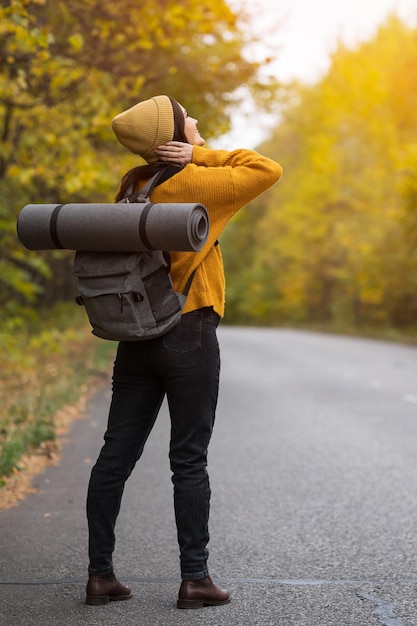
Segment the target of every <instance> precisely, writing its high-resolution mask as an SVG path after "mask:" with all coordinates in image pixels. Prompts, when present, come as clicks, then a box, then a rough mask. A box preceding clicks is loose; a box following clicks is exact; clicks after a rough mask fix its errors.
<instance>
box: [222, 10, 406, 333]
mask: <svg viewBox="0 0 417 626" xmlns="http://www.w3.org/2000/svg"><path fill="white" fill-rule="evenodd" d="M416 81H417V31H416V29H415V28H411V27H409V26H407V25H406V24H404V23H402V22H401V21H400V20H399V19H397V18H396V17H394V16H393V17H390V18H389V19H388V20H387V22H386V23H385V24H384V25H383V26H381V27H380V29H379V30H378V32H377V34H376V35H375V37H374V38H373V39H372V40H370V41H368V42H364V43H362V44H360V45H358V46H357V48H356V49H347V48H346V47H344V46H342V45H340V46H339V47H338V49H337V50H336V51H335V53H334V54H333V56H332V63H331V67H330V69H329V71H328V73H327V75H326V76H324V77H323V79H322V80H321V81H320V82H318V83H317V84H316V85H314V86H307V87H306V86H302V85H301V86H295V87H294V88H293V95H292V97H289V98H288V102H289V104H288V105H287V106H286V108H285V109H284V111H283V112H282V122H281V123H280V125H279V126H278V127H277V128H276V130H275V132H274V135H273V137H272V138H271V139H270V140H269V141H268V142H266V143H265V144H264V145H263V146H262V147H261V151H262V152H264V153H266V154H269V155H270V156H271V157H272V158H274V159H276V160H277V161H279V162H280V163H281V164H282V165H283V168H284V176H283V179H282V182H281V183H280V184H279V185H278V186H277V187H275V188H274V190H273V191H272V192H271V193H269V194H268V197H267V198H266V199H259V201H256V202H254V203H253V208H252V209H251V211H252V217H251V218H241V216H239V218H238V221H237V227H236V228H235V232H233V233H232V234H231V236H232V237H233V245H231V244H229V245H227V246H225V258H226V265H227V269H228V285H229V289H228V304H229V309H230V310H231V311H232V313H233V315H234V317H233V320H234V321H239V322H241V323H242V322H245V323H270V324H276V323H281V324H282V323H297V324H317V323H321V324H323V323H327V324H330V325H334V326H338V327H341V326H344V327H352V328H361V327H380V328H382V327H399V328H401V327H403V328H406V327H411V326H413V325H414V326H415V325H416V321H417V252H416V250H417V245H416V244H417V218H416V210H415V209H416V200H417V175H416V172H417V92H416V89H415V85H416ZM248 225H249V227H248ZM252 229H253V230H254V231H256V234H251V230H252ZM236 231H237V232H236ZM229 232H230V231H229ZM227 237H229V235H228V234H226V243H228V242H229V241H230V240H229V239H227ZM237 238H238V239H240V240H241V241H243V242H247V245H245V246H243V247H242V245H240V246H238V250H239V254H240V256H239V259H238V262H237V256H235V254H234V249H236V248H235V241H236V239H237ZM249 239H250V240H249ZM242 267H243V269H242ZM230 305H231V306H230ZM229 319H231V318H230V317H229Z"/></svg>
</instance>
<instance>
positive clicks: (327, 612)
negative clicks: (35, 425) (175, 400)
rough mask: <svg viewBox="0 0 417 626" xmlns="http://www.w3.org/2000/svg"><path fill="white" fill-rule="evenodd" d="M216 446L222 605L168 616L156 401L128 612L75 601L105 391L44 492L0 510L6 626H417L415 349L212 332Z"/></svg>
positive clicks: (131, 525)
mask: <svg viewBox="0 0 417 626" xmlns="http://www.w3.org/2000/svg"><path fill="white" fill-rule="evenodd" d="M219 335H220V340H221V345H222V384H221V393H220V401H219V409H218V415H217V424H216V428H215V433H214V436H213V441H212V444H211V449H210V457H209V461H210V476H211V482H212V489H213V497H212V514H211V541H210V570H211V575H212V577H213V578H215V579H216V580H218V581H219V584H221V585H222V586H224V587H227V588H229V589H230V590H231V592H232V595H233V599H232V603H231V604H230V605H228V606H224V607H208V608H205V609H203V610H198V611H180V610H178V609H176V606H175V601H176V594H177V591H178V585H179V570H178V550H177V545H176V535H175V525H174V518H173V511H172V492H171V483H170V473H169V466H168V456H167V452H168V435H169V420H168V414H167V410H166V406H165V405H164V407H163V410H162V412H161V414H160V416H159V419H158V421H157V425H156V427H155V429H154V431H153V433H152V435H151V438H150V440H149V442H148V445H147V448H146V449H145V453H144V456H143V458H142V460H141V462H140V463H139V464H138V466H137V468H136V469H135V472H134V474H133V475H132V477H131V478H130V481H129V482H128V485H127V488H126V491H125V497H124V501H123V506H122V512H121V514H120V517H119V521H118V543H117V549H116V554H115V564H116V572H117V574H118V576H119V577H120V578H121V579H122V580H123V581H124V582H126V583H127V584H129V585H130V586H131V587H132V589H133V591H134V594H135V595H134V598H133V599H132V600H130V601H128V602H115V603H111V604H110V605H108V606H104V607H87V606H85V605H84V588H85V583H86V568H87V559H86V521H85V513H84V507H85V504H84V502H85V491H86V486H87V481H88V477H89V472H90V469H91V465H92V463H93V461H94V459H95V457H96V455H97V453H98V450H99V448H100V446H101V438H102V432H103V430H104V425H105V421H106V417H107V408H108V403H109V398H110V393H109V387H108V386H106V387H105V388H104V389H102V390H100V392H99V393H97V395H96V396H95V397H94V398H93V399H92V401H91V402H90V404H89V406H88V411H87V415H86V417H85V418H84V419H81V420H77V421H76V422H75V423H74V425H73V428H72V430H71V432H70V434H69V436H68V437H67V441H66V443H65V446H64V454H63V458H62V462H61V463H60V465H59V466H56V467H52V468H49V469H48V470H47V471H46V472H45V473H43V474H42V475H40V476H39V477H37V478H36V479H35V481H34V482H35V484H36V485H37V486H38V487H39V489H40V492H39V493H37V494H34V495H30V496H28V497H27V498H26V499H25V500H24V501H23V502H22V503H21V504H20V505H19V506H18V507H15V508H12V509H9V510H7V511H3V512H0V555H1V563H0V616H1V617H0V622H1V624H2V625H4V626H35V625H36V626H38V625H39V626H47V625H50V624H54V625H55V626H66V625H71V626H78V625H80V626H81V625H83V626H96V625H100V626H130V625H135V626H176V625H181V626H183V625H184V626H198V625H204V626H258V625H259V626H269V625H270V626H319V625H320V626H381V625H383V626H415V625H417V533H416V530H417V495H416V494H417V492H416V484H417V453H416V441H417V349H416V348H414V347H407V346H400V345H395V344H390V343H385V342H377V341H366V340H359V339H353V338H341V337H335V336H330V335H320V334H313V333H306V332H305V333H304V332H294V331H286V330H275V331H273V330H264V329H238V328H227V327H221V328H220V331H219Z"/></svg>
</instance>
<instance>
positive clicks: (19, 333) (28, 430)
mask: <svg viewBox="0 0 417 626" xmlns="http://www.w3.org/2000/svg"><path fill="white" fill-rule="evenodd" d="M0 341H1V344H2V355H3V356H2V378H1V381H0V478H1V477H2V476H6V475H7V474H9V473H10V472H11V471H12V470H13V469H14V468H15V467H16V466H17V464H18V461H19V459H20V457H21V456H22V454H24V453H25V452H28V451H30V450H32V449H33V448H37V447H38V446H39V445H40V444H42V443H43V442H45V441H54V439H55V435H56V424H55V416H56V413H57V411H58V410H59V409H61V408H62V407H63V406H64V405H67V404H72V403H75V402H76V401H77V400H78V399H79V395H80V389H81V388H82V387H83V386H84V385H85V384H86V382H87V381H88V380H89V379H90V377H92V376H93V375H96V374H97V373H98V372H103V371H105V372H107V371H108V370H109V366H110V357H111V355H112V353H113V352H114V349H115V347H114V346H115V344H112V343H111V342H100V341H98V340H97V339H96V338H95V337H93V335H91V333H90V328H89V326H88V325H86V317H85V314H84V311H78V309H75V312H74V307H73V306H72V305H71V306H70V307H69V306H67V307H65V306H60V307H57V308H55V309H54V310H53V311H52V312H50V313H49V315H48V316H46V317H45V318H44V319H43V320H42V321H40V320H39V319H36V320H35V321H34V322H33V323H32V325H31V326H30V327H29V326H28V325H27V324H26V325H25V326H23V325H21V326H20V327H17V325H16V328H15V329H14V332H12V331H11V329H9V332H3V333H0Z"/></svg>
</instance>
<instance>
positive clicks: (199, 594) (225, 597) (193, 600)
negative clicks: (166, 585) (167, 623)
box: [177, 576, 230, 609]
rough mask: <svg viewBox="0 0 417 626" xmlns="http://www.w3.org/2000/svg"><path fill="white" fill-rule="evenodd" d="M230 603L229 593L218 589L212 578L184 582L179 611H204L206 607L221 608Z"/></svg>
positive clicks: (180, 592)
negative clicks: (222, 605)
mask: <svg viewBox="0 0 417 626" xmlns="http://www.w3.org/2000/svg"><path fill="white" fill-rule="evenodd" d="M229 602H230V594H229V592H228V591H224V590H223V589H219V588H218V587H216V585H215V584H214V582H213V581H212V580H211V578H210V576H206V578H200V579H197V580H183V581H182V583H181V587H180V590H179V593H178V600H177V607H178V608H179V609H202V608H203V606H205V605H212V606H219V605H221V604H228V603H229Z"/></svg>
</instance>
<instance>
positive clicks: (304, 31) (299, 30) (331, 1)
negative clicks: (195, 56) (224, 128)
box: [214, 0, 417, 149]
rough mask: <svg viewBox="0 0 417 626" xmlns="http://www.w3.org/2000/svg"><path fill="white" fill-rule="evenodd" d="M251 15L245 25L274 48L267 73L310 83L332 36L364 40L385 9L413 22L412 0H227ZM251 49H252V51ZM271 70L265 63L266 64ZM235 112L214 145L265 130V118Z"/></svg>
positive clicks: (240, 143) (325, 63) (255, 137)
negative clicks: (255, 121) (227, 129)
mask: <svg viewBox="0 0 417 626" xmlns="http://www.w3.org/2000/svg"><path fill="white" fill-rule="evenodd" d="M229 4H230V5H231V6H232V8H243V9H247V11H248V12H249V13H250V14H251V15H252V16H253V21H252V23H251V29H253V31H254V32H255V34H259V35H261V37H262V38H263V39H264V40H265V41H266V43H267V44H268V43H269V44H271V45H272V46H274V47H275V48H278V52H277V56H278V58H277V61H276V62H275V63H274V64H273V65H272V72H273V74H274V75H275V76H277V77H278V78H279V79H281V80H282V81H289V80H291V79H298V80H301V81H303V82H306V83H314V82H316V81H317V80H319V79H320V77H321V76H323V75H324V74H325V73H326V71H327V69H328V67H329V58H330V54H331V53H332V51H333V50H335V48H336V46H337V43H338V41H341V42H343V43H344V44H346V45H348V46H355V44H358V43H360V42H361V41H365V40H367V39H370V38H371V37H372V36H373V34H374V33H375V32H376V30H377V28H378V26H379V25H381V24H382V23H383V22H384V21H385V20H386V18H387V17H388V15H389V14H390V13H396V14H397V15H399V16H400V17H401V18H402V19H404V20H405V21H406V22H407V23H409V24H410V25H417V0H275V2H274V0H229ZM254 54H256V51H254ZM268 71H269V72H271V66H269V67H268ZM249 119H250V126H249V125H248V119H247V118H245V116H244V115H236V116H235V118H234V124H233V130H232V132H231V133H229V134H228V135H226V136H224V137H222V138H221V139H219V140H218V141H217V142H216V145H215V146H214V147H216V148H225V149H233V148H238V147H248V148H253V147H256V145H257V144H259V143H260V142H261V141H262V140H263V139H264V138H265V137H266V136H267V134H268V128H269V127H270V126H271V124H273V122H272V121H271V118H269V117H267V116H264V117H263V118H262V119H259V120H258V121H259V124H258V125H257V127H255V125H254V124H253V114H251V115H250V118H249Z"/></svg>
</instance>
